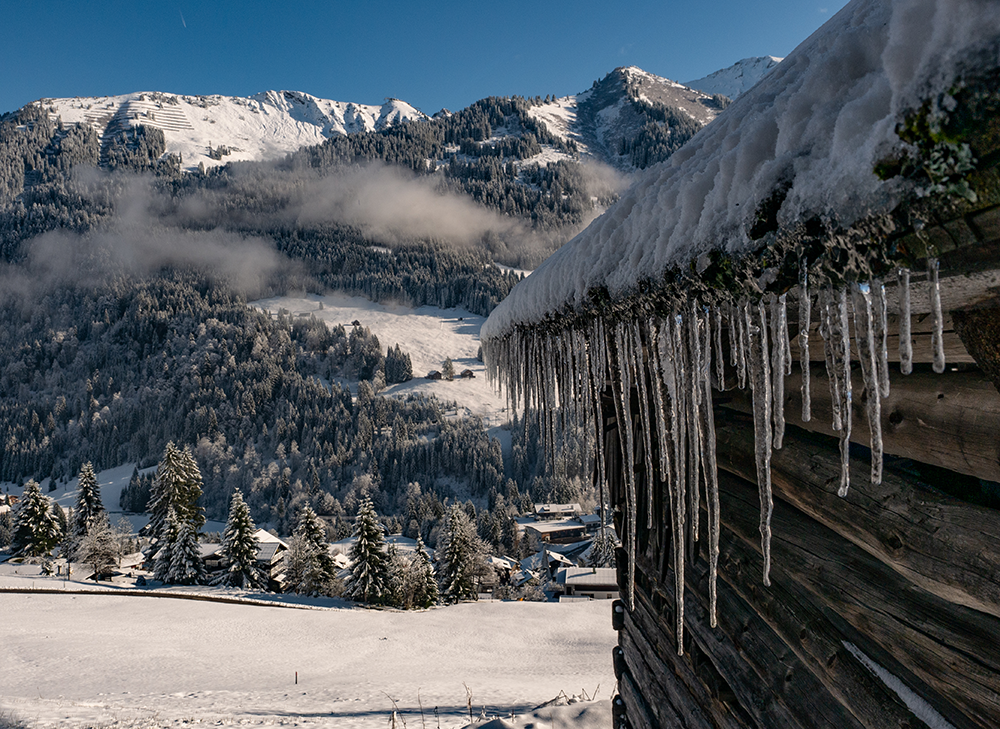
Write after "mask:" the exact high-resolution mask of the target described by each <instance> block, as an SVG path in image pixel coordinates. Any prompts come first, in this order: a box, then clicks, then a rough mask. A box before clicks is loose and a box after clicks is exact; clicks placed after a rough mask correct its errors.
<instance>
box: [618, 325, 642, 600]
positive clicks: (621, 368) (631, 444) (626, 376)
mask: <svg viewBox="0 0 1000 729" xmlns="http://www.w3.org/2000/svg"><path fill="white" fill-rule="evenodd" d="M615 350H616V351H617V353H618V380H619V381H620V385H619V387H620V390H619V393H618V400H619V401H620V406H619V407H620V409H619V412H620V414H621V415H620V418H619V421H618V422H619V423H621V425H622V426H623V428H624V431H625V438H624V440H623V441H622V445H623V446H624V448H623V454H622V456H623V457H622V461H623V463H624V470H625V489H626V494H627V495H626V503H627V508H628V514H627V517H628V555H629V557H628V597H629V606H630V608H631V607H634V605H635V558H636V554H637V552H638V545H637V544H636V538H637V537H636V516H637V513H636V511H637V509H636V506H637V503H636V489H635V441H634V436H633V431H632V380H631V374H632V373H631V370H630V368H629V359H630V357H629V351H628V350H629V341H628V337H627V336H626V332H625V325H624V324H618V326H617V327H615Z"/></svg>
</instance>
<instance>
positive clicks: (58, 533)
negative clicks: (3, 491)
mask: <svg viewBox="0 0 1000 729" xmlns="http://www.w3.org/2000/svg"><path fill="white" fill-rule="evenodd" d="M62 537H63V531H62V528H61V527H60V526H59V519H58V517H57V516H56V513H55V504H54V503H53V502H52V499H50V498H49V497H48V496H46V495H45V494H43V493H42V490H41V488H39V486H38V484H37V483H36V482H35V481H34V480H31V481H28V483H27V484H25V486H24V493H23V494H22V496H21V501H20V503H18V504H17V508H16V509H15V511H14V538H13V540H12V542H11V546H12V547H13V549H14V554H15V555H16V556H24V557H44V556H46V555H48V553H49V552H51V551H52V550H53V549H54V548H55V546H56V545H57V544H59V541H60V540H61V539H62Z"/></svg>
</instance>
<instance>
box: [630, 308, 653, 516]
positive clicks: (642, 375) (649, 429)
mask: <svg viewBox="0 0 1000 729" xmlns="http://www.w3.org/2000/svg"><path fill="white" fill-rule="evenodd" d="M631 329H632V337H633V342H634V348H633V351H632V363H633V368H634V369H633V372H634V373H635V380H636V381H637V382H638V383H639V415H640V422H641V423H642V436H643V439H642V446H643V451H644V455H645V457H646V458H645V461H646V528H647V529H649V530H650V531H652V529H653V489H654V479H653V421H652V417H651V414H650V412H649V393H648V391H647V388H646V367H645V365H644V362H643V350H644V347H643V342H642V333H641V331H640V328H639V324H638V322H633V324H632V326H631Z"/></svg>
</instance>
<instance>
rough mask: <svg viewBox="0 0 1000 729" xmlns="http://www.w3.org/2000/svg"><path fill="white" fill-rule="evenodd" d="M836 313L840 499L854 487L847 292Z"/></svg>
mask: <svg viewBox="0 0 1000 729" xmlns="http://www.w3.org/2000/svg"><path fill="white" fill-rule="evenodd" d="M836 303H837V311H836V313H835V316H834V317H833V322H832V326H831V336H832V338H833V339H834V343H835V345H836V349H835V354H834V365H835V367H834V369H835V374H836V376H837V379H838V383H837V386H838V390H839V392H840V412H841V428H840V488H839V489H838V491H837V495H838V496H847V490H848V488H850V485H851V468H850V466H851V463H850V455H851V451H850V448H851V415H852V412H851V400H852V394H851V334H850V329H849V324H848V321H847V289H846V288H844V289H841V290H840V291H839V292H837V302H836Z"/></svg>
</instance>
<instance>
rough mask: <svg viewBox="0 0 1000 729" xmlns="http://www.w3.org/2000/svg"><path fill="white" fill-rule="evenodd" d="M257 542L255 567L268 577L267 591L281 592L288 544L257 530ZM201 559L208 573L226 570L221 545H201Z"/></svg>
mask: <svg viewBox="0 0 1000 729" xmlns="http://www.w3.org/2000/svg"><path fill="white" fill-rule="evenodd" d="M254 538H255V539H256V540H257V565H258V566H259V567H260V569H261V571H262V572H264V574H266V575H267V577H268V589H269V590H272V591H274V592H281V591H282V589H283V583H284V572H285V553H286V552H287V551H288V544H287V543H286V542H284V541H283V540H281V539H279V538H278V537H276V536H274V535H273V534H271V533H270V532H267V531H264V530H263V529H258V530H257V531H256V533H254ZM199 546H200V548H201V559H202V561H203V562H204V563H205V569H206V570H207V571H208V572H218V571H220V570H223V569H225V568H226V562H225V558H224V557H223V556H222V545H221V544H211V543H209V544H201V545H199Z"/></svg>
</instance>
